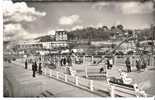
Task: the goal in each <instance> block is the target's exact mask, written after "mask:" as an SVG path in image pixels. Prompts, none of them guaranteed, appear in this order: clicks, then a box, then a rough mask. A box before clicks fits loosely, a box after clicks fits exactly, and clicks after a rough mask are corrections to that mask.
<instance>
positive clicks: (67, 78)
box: [43, 68, 94, 91]
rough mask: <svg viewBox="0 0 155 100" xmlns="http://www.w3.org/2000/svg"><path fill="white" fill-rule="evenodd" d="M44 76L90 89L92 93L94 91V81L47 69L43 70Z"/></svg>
mask: <svg viewBox="0 0 155 100" xmlns="http://www.w3.org/2000/svg"><path fill="white" fill-rule="evenodd" d="M43 75H46V76H48V77H52V78H55V79H58V80H61V81H64V82H67V83H69V84H73V85H75V86H78V87H81V88H84V89H88V90H90V91H94V84H93V82H94V81H93V80H88V79H85V78H81V77H78V76H71V75H67V74H64V73H61V72H58V71H54V70H51V69H47V68H43Z"/></svg>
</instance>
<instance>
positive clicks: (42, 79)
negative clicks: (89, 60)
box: [4, 62, 97, 97]
mask: <svg viewBox="0 0 155 100" xmlns="http://www.w3.org/2000/svg"><path fill="white" fill-rule="evenodd" d="M4 80H5V81H4V88H5V89H4V92H5V93H6V94H7V92H8V91H12V92H13V93H12V96H13V97H38V96H39V97H46V96H47V97H97V95H95V94H92V93H90V92H88V91H85V90H82V89H80V88H77V87H74V86H71V85H68V84H65V83H63V82H60V81H57V80H55V79H52V78H48V77H46V76H42V75H38V74H37V75H36V77H35V78H33V77H32V71H31V67H30V66H29V69H28V70H25V69H24V67H23V66H20V65H16V64H13V63H6V62H4ZM6 83H7V84H6ZM8 83H9V84H8ZM8 85H9V89H6V87H8Z"/></svg>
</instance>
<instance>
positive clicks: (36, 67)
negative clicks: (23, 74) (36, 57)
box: [34, 61, 38, 71]
mask: <svg viewBox="0 0 155 100" xmlns="http://www.w3.org/2000/svg"><path fill="white" fill-rule="evenodd" d="M34 65H35V71H37V70H38V66H37V62H36V61H35V63H34Z"/></svg>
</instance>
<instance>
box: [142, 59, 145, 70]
mask: <svg viewBox="0 0 155 100" xmlns="http://www.w3.org/2000/svg"><path fill="white" fill-rule="evenodd" d="M145 68H146V62H145V61H144V60H143V61H142V69H145Z"/></svg>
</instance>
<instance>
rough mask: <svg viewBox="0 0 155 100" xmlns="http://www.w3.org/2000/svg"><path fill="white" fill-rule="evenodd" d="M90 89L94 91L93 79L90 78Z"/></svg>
mask: <svg viewBox="0 0 155 100" xmlns="http://www.w3.org/2000/svg"><path fill="white" fill-rule="evenodd" d="M90 91H94V86H93V80H90Z"/></svg>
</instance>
